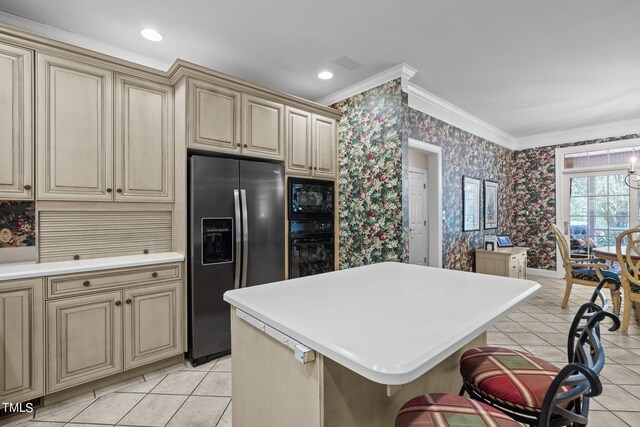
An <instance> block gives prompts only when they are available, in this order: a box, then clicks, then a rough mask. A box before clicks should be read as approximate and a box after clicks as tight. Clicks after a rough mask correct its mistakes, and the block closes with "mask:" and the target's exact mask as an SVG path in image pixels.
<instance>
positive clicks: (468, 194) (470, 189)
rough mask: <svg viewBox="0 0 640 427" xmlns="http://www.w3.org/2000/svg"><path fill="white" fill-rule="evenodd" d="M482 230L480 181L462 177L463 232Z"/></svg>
mask: <svg viewBox="0 0 640 427" xmlns="http://www.w3.org/2000/svg"><path fill="white" fill-rule="evenodd" d="M477 230H480V180H479V179H477V178H471V177H469V176H463V177H462V231H477Z"/></svg>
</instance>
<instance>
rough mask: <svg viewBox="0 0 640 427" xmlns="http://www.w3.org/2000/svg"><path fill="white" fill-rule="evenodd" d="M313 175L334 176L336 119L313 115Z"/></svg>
mask: <svg viewBox="0 0 640 427" xmlns="http://www.w3.org/2000/svg"><path fill="white" fill-rule="evenodd" d="M312 128H313V134H312V146H313V175H314V176H317V177H326V178H335V177H336V149H337V140H336V121H335V120H333V119H329V118H326V117H322V116H318V115H315V114H314V115H313V126H312Z"/></svg>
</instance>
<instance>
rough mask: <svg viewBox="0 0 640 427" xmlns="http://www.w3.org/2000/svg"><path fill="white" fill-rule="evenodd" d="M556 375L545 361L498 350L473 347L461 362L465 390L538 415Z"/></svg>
mask: <svg viewBox="0 0 640 427" xmlns="http://www.w3.org/2000/svg"><path fill="white" fill-rule="evenodd" d="M558 372H560V369H558V368H557V367H556V366H554V365H552V364H551V363H549V362H547V361H545V360H542V359H539V358H537V357H534V356H532V355H530V354H527V353H524V352H520V351H516V350H509V349H507V348H500V347H478V348H472V349H470V350H467V351H466V352H465V353H464V354H463V355H462V358H461V359H460V373H461V374H462V379H463V381H464V383H465V386H466V387H469V388H471V389H472V390H473V391H475V392H476V393H477V394H479V395H481V396H483V397H486V398H487V399H488V400H491V401H494V402H497V403H500V404H502V405H504V406H505V407H508V408H512V409H514V410H515V411H516V412H520V411H518V410H525V411H529V412H540V408H541V407H542V402H543V401H544V396H545V394H546V393H547V390H548V389H549V386H550V385H551V382H552V381H553V379H554V378H555V376H556V375H557V374H558ZM567 404H568V403H567Z"/></svg>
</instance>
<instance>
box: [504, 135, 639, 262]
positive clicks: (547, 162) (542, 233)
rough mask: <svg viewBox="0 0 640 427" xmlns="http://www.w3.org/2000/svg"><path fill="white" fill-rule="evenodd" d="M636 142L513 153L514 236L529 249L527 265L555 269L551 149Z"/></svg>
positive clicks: (580, 143) (596, 141)
mask: <svg viewBox="0 0 640 427" xmlns="http://www.w3.org/2000/svg"><path fill="white" fill-rule="evenodd" d="M632 138H640V134H631V135H625V136H622V137H610V138H601V139H593V140H589V141H580V142H574V143H568V144H562V145H554V146H547V147H539V148H530V149H527V150H522V151H516V152H515V153H514V171H513V184H514V215H513V219H514V231H515V233H514V236H518V239H519V240H518V243H519V244H522V245H524V246H527V247H529V248H530V250H529V252H528V254H527V255H528V258H529V259H528V264H529V267H531V268H538V269H542V270H555V269H556V243H555V239H554V237H553V233H552V232H551V224H554V223H555V222H556V165H555V161H556V156H555V149H556V148H561V147H571V146H576V145H588V144H599V143H603V142H610V141H620V140H624V139H632Z"/></svg>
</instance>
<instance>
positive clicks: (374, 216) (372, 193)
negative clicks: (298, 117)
mask: <svg viewBox="0 0 640 427" xmlns="http://www.w3.org/2000/svg"><path fill="white" fill-rule="evenodd" d="M332 107H333V108H337V109H338V110H341V111H342V112H343V116H342V118H341V120H340V124H339V126H338V162H339V167H340V176H339V183H338V188H339V192H338V194H339V203H340V245H339V248H340V268H349V267H357V266H360V265H365V264H371V263H375V262H382V261H391V260H395V261H398V260H405V259H406V257H407V252H406V249H405V246H406V245H405V242H404V237H403V233H404V231H403V224H402V220H403V215H402V156H401V151H402V136H401V131H402V90H401V86H400V80H392V81H390V82H388V83H386V84H383V85H381V86H378V87H375V88H373V89H370V90H368V91H365V92H363V93H360V94H358V95H355V96H353V97H351V98H348V99H346V100H343V101H340V102H338V103H336V104H334V105H332Z"/></svg>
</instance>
